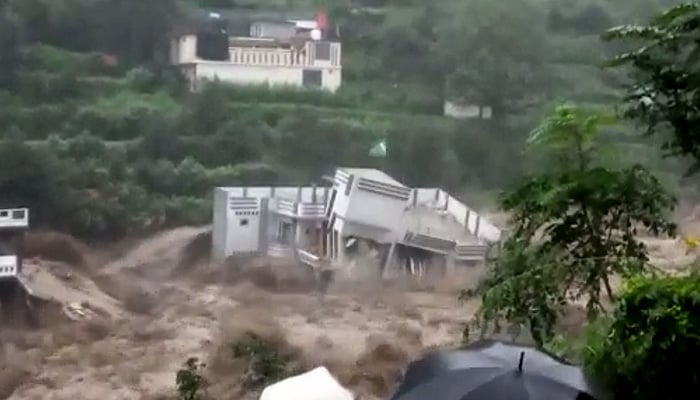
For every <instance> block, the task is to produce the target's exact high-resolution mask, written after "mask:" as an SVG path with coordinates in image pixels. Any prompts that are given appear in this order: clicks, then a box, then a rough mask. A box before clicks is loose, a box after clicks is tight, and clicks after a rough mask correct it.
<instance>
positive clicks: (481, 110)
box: [443, 100, 493, 119]
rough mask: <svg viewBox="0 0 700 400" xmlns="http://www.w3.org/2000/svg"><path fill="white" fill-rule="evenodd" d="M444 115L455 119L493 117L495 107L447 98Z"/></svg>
mask: <svg viewBox="0 0 700 400" xmlns="http://www.w3.org/2000/svg"><path fill="white" fill-rule="evenodd" d="M443 112H444V115H445V116H446V117H452V118H455V119H491V118H493V109H492V108H491V107H490V106H482V105H479V104H468V103H465V102H463V101H457V100H445V102H444V110H443Z"/></svg>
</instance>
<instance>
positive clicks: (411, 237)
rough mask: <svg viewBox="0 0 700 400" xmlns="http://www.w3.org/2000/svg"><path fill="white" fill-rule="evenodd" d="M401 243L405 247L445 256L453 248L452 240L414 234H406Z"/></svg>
mask: <svg viewBox="0 0 700 400" xmlns="http://www.w3.org/2000/svg"><path fill="white" fill-rule="evenodd" d="M402 243H403V244H405V245H406V246H411V247H417V248H420V249H424V250H428V251H432V252H435V253H442V254H447V253H449V252H451V251H453V250H454V248H455V242H454V241H452V240H447V239H442V238H438V237H434V236H430V235H426V234H421V233H415V232H407V233H406V235H405V236H404V239H403V241H402Z"/></svg>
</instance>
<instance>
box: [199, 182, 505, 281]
mask: <svg viewBox="0 0 700 400" xmlns="http://www.w3.org/2000/svg"><path fill="white" fill-rule="evenodd" d="M329 180H332V182H333V183H332V186H328V187H320V186H311V187H221V188H216V189H215V193H214V222H213V235H212V242H213V243H212V259H213V260H214V261H215V262H223V261H224V260H226V259H227V258H229V257H236V256H245V255H261V254H267V255H269V256H272V257H280V258H290V259H291V258H295V259H297V260H298V261H300V262H302V263H305V264H307V265H310V266H312V267H314V268H319V267H321V266H322V265H331V266H337V267H340V268H342V267H343V266H348V265H353V263H354V262H355V261H356V260H359V258H360V257H364V255H363V254H361V253H367V251H364V252H363V251H358V248H359V247H360V246H365V250H369V251H370V252H372V253H373V254H375V260H376V261H377V262H378V264H379V267H380V270H381V272H382V273H393V272H401V273H404V272H408V273H409V274H422V273H424V272H426V271H427V268H428V267H427V266H428V265H430V266H431V267H432V266H435V265H441V266H442V267H443V268H444V269H445V271H446V272H447V271H449V270H451V269H452V268H455V266H459V265H474V264H479V263H482V262H483V261H484V260H485V258H486V257H487V254H488V252H489V250H490V249H491V248H492V247H493V246H494V245H495V244H498V243H499V242H500V239H501V231H500V229H498V228H497V227H496V226H494V225H492V224H491V223H489V222H488V221H486V220H485V219H484V218H482V217H481V216H480V215H479V214H478V213H477V212H475V211H474V210H472V209H470V208H469V207H468V206H466V205H465V204H463V203H461V202H460V201H458V200H457V199H455V198H454V197H452V196H451V195H450V194H448V193H447V192H445V191H444V190H441V189H439V188H409V187H406V186H405V185H403V184H401V183H400V182H398V181H396V180H395V179H393V178H392V177H390V176H388V175H387V174H385V173H384V172H382V171H379V170H375V169H365V168H338V169H337V170H336V172H335V176H334V177H332V178H329ZM436 261H437V262H436Z"/></svg>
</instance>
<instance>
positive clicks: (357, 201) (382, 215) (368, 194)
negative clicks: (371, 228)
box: [343, 178, 410, 239]
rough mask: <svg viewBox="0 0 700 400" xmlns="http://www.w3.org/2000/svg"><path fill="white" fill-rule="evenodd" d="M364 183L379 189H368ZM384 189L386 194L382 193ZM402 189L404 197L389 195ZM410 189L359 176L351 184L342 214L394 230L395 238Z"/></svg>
mask: <svg viewBox="0 0 700 400" xmlns="http://www.w3.org/2000/svg"><path fill="white" fill-rule="evenodd" d="M365 183H367V184H371V185H372V187H375V186H376V187H377V188H379V190H377V191H374V190H370V189H369V188H367V186H365ZM384 190H386V192H385V193H386V194H384V193H383V192H384ZM398 191H403V192H405V198H398V197H394V196H391V195H389V194H390V193H392V192H398ZM409 194H410V190H409V189H407V188H405V187H400V186H395V185H389V184H386V183H382V182H377V181H374V180H370V179H366V178H359V179H356V182H355V183H354V185H353V188H352V192H351V194H350V199H349V206H348V209H347V211H346V213H345V215H343V217H344V218H345V219H348V220H352V221H357V222H361V223H365V224H368V225H375V226H380V227H382V228H385V229H387V230H389V231H394V234H395V237H396V239H398V238H399V236H401V235H402V232H399V230H400V229H397V228H400V227H401V226H402V225H403V224H402V219H403V214H404V210H405V209H406V207H407V206H408V204H409V203H408V202H409V199H410V197H409Z"/></svg>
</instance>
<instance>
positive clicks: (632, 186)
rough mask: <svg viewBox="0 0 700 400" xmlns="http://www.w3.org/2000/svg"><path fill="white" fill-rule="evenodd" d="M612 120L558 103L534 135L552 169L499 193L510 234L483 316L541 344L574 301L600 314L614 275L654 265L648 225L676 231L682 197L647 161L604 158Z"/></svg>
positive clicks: (485, 294)
mask: <svg viewBox="0 0 700 400" xmlns="http://www.w3.org/2000/svg"><path fill="white" fill-rule="evenodd" d="M604 121H605V118H604V117H603V116H601V115H600V114H597V113H593V112H590V111H587V110H583V109H580V108H576V107H573V106H566V105H565V106H560V107H558V108H557V109H556V110H555V112H554V113H553V115H552V116H550V117H548V118H547V119H545V120H544V121H543V123H542V124H541V125H540V127H538V128H537V129H536V130H535V131H533V134H532V136H531V138H530V141H529V142H530V143H529V144H530V146H532V147H534V148H539V149H540V151H541V152H544V153H549V155H551V156H552V157H555V158H554V159H553V160H550V162H549V165H550V169H549V171H547V172H543V173H540V174H537V175H532V176H530V177H528V178H526V179H524V180H523V182H522V183H519V184H518V185H517V186H516V187H514V188H513V189H511V190H510V191H508V192H506V194H505V195H504V196H503V198H502V199H501V207H502V208H503V209H504V210H505V211H508V212H509V213H510V215H511V223H510V226H511V235H510V237H509V238H508V239H507V240H506V241H505V243H504V245H503V251H502V252H501V255H500V256H499V258H498V260H497V261H496V263H495V265H494V266H493V268H492V269H491V270H490V271H489V275H488V276H487V278H486V279H485V280H484V281H483V282H482V288H481V294H482V299H483V303H482V314H483V318H484V319H485V320H486V321H487V322H489V321H491V322H496V323H498V321H499V320H502V319H506V320H508V321H510V322H511V323H516V324H519V325H522V326H524V327H526V328H528V329H529V330H530V333H531V334H532V337H533V338H534V339H535V341H536V342H537V343H538V344H539V345H543V344H544V343H545V342H546V341H548V340H551V339H552V338H553V337H554V334H555V332H554V326H555V323H556V321H557V315H558V314H559V313H560V312H561V309H562V307H563V306H564V305H566V304H567V303H568V301H570V300H578V299H581V298H583V299H585V302H586V308H587V310H588V315H589V319H591V320H592V319H594V318H595V317H596V316H597V315H599V313H600V312H601V311H604V307H603V305H602V303H601V294H602V293H603V291H604V293H605V295H607V298H609V299H612V300H614V295H613V292H612V287H611V284H610V277H611V276H613V275H618V276H623V277H627V276H633V275H635V274H639V273H643V272H645V271H647V270H648V269H649V265H648V263H647V261H648V257H647V251H646V248H645V246H644V244H643V243H641V242H640V241H639V240H638V239H637V233H638V230H639V229H640V228H644V229H645V230H646V231H648V232H650V233H652V234H654V235H660V234H663V235H673V234H674V231H675V226H674V224H672V223H670V222H668V221H667V220H666V219H665V218H666V215H667V213H668V212H669V211H670V210H671V208H672V207H673V204H674V200H673V198H672V197H671V196H670V195H668V194H667V193H666V191H665V190H664V188H663V187H662V185H661V184H660V182H659V181H658V180H657V179H656V178H655V177H654V176H653V175H652V174H650V173H649V171H648V170H647V169H646V168H644V167H643V166H641V165H632V166H626V167H622V168H613V167H609V166H606V165H605V163H604V162H603V161H602V160H600V157H599V152H600V150H599V146H600V144H599V143H598V139H599V133H600V130H599V127H600V124H601V122H604ZM608 149H609V148H608ZM551 167H554V168H551Z"/></svg>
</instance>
